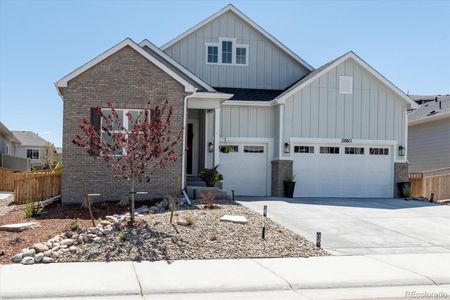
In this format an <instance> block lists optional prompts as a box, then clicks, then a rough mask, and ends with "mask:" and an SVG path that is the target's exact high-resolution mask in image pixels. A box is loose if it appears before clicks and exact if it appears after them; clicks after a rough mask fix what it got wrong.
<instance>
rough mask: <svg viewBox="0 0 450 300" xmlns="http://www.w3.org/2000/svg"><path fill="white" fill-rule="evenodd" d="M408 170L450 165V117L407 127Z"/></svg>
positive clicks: (433, 168)
mask: <svg viewBox="0 0 450 300" xmlns="http://www.w3.org/2000/svg"><path fill="white" fill-rule="evenodd" d="M408 161H409V163H410V172H420V171H427V170H435V169H441V168H449V167H450V118H446V119H442V120H436V121H434V122H429V123H423V124H417V125H413V126H410V127H409V129H408Z"/></svg>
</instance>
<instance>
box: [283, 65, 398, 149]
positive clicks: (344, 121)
mask: <svg viewBox="0 0 450 300" xmlns="http://www.w3.org/2000/svg"><path fill="white" fill-rule="evenodd" d="M342 75H344V76H353V93H352V94H346V95H345V94H340V93H339V90H338V84H339V83H338V82H339V76H342ZM405 112H406V104H405V103H404V101H403V100H402V99H401V98H400V97H399V96H397V95H396V94H394V93H393V92H392V91H391V90H390V89H388V88H387V87H386V86H385V85H384V84H383V83H381V82H380V81H379V80H377V79H376V78H375V77H373V76H372V75H371V74H370V73H368V72H367V71H365V70H364V69H363V68H362V67H360V66H359V64H357V63H356V62H355V61H353V60H352V59H348V60H346V61H345V62H343V63H341V64H340V65H338V66H337V67H336V68H333V69H332V70H330V71H329V72H327V73H325V74H323V75H322V76H321V77H320V78H318V79H316V80H315V81H313V82H312V83H311V84H309V85H307V86H306V87H305V88H303V89H302V90H300V91H298V92H297V93H296V94H294V95H292V96H291V97H289V98H288V99H287V100H286V105H285V111H284V113H285V114H284V115H285V118H284V132H283V137H284V140H285V141H288V140H289V138H290V137H305V138H334V139H341V138H351V139H367V140H396V141H398V143H399V145H404V144H405V122H406V120H405V118H406V114H405Z"/></svg>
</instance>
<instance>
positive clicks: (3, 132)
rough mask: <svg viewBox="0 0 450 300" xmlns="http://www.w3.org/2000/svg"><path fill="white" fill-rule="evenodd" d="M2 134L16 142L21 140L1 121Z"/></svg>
mask: <svg viewBox="0 0 450 300" xmlns="http://www.w3.org/2000/svg"><path fill="white" fill-rule="evenodd" d="M0 135H2V136H4V137H5V138H6V139H8V141H10V142H12V143H14V144H20V141H19V140H18V139H17V138H16V136H15V135H14V134H13V133H12V132H11V131H10V130H9V129H8V127H6V125H5V124H3V123H2V122H0Z"/></svg>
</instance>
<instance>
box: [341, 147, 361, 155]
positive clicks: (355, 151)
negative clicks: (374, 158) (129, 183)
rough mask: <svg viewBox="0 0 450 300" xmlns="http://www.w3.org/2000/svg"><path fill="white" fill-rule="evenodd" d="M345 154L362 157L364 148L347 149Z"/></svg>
mask: <svg viewBox="0 0 450 300" xmlns="http://www.w3.org/2000/svg"><path fill="white" fill-rule="evenodd" d="M345 154H360V155H364V148H360V147H345Z"/></svg>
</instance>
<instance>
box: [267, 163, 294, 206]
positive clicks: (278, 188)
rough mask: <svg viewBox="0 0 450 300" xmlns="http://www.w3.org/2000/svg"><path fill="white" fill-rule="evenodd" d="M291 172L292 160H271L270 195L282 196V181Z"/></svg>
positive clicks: (290, 174)
mask: <svg viewBox="0 0 450 300" xmlns="http://www.w3.org/2000/svg"><path fill="white" fill-rule="evenodd" d="M292 173H293V161H292V160H284V159H283V160H272V196H276V197H283V192H284V191H283V181H285V180H286V179H287V177H288V176H292Z"/></svg>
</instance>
